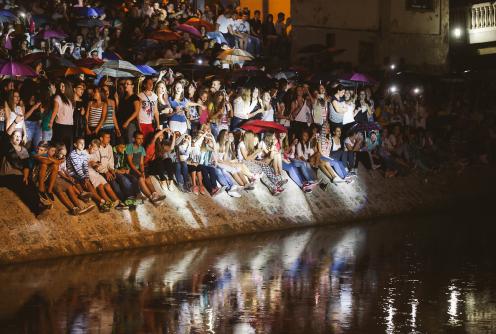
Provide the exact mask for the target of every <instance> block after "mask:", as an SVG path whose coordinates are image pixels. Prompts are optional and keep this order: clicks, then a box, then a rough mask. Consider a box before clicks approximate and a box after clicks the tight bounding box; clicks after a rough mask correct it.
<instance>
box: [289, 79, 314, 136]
mask: <svg viewBox="0 0 496 334" xmlns="http://www.w3.org/2000/svg"><path fill="white" fill-rule="evenodd" d="M313 102H314V101H313V97H312V95H311V94H310V92H309V91H308V87H305V86H301V85H300V86H298V87H296V94H295V97H294V98H293V101H292V102H291V116H290V118H291V119H292V121H291V129H292V130H293V131H294V133H296V135H297V136H299V135H301V133H302V131H303V130H306V129H308V127H309V125H310V124H312V123H313V116H312V105H313Z"/></svg>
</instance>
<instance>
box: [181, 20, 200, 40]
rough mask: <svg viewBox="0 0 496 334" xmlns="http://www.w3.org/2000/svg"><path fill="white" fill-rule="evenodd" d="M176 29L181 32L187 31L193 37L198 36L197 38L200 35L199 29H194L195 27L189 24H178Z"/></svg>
mask: <svg viewBox="0 0 496 334" xmlns="http://www.w3.org/2000/svg"><path fill="white" fill-rule="evenodd" d="M176 29H177V30H179V31H182V32H187V33H188V34H190V35H192V36H194V37H198V38H201V37H202V35H201V33H200V31H198V29H196V28H195V27H193V26H190V25H189V24H184V23H183V24H180V25H178V26H177V27H176Z"/></svg>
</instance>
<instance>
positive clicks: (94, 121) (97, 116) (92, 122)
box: [88, 106, 102, 128]
mask: <svg viewBox="0 0 496 334" xmlns="http://www.w3.org/2000/svg"><path fill="white" fill-rule="evenodd" d="M88 116H89V120H88V126H89V127H90V128H96V127H97V126H98V124H99V123H100V120H101V119H102V107H101V106H100V107H93V106H92V107H91V109H90V114H89V115H88Z"/></svg>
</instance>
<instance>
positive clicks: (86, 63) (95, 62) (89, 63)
mask: <svg viewBox="0 0 496 334" xmlns="http://www.w3.org/2000/svg"><path fill="white" fill-rule="evenodd" d="M74 63H75V64H76V65H77V66H81V67H88V68H94V67H97V66H100V65H102V64H103V63H104V62H103V60H101V59H95V58H83V59H78V60H76V61H74Z"/></svg>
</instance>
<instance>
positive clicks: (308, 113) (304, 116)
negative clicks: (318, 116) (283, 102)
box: [295, 101, 312, 123]
mask: <svg viewBox="0 0 496 334" xmlns="http://www.w3.org/2000/svg"><path fill="white" fill-rule="evenodd" d="M295 121H296V122H301V123H312V110H311V109H310V107H309V106H308V103H307V101H305V102H304V104H303V107H301V109H300V111H299V112H298V114H297V115H296V117H295Z"/></svg>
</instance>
